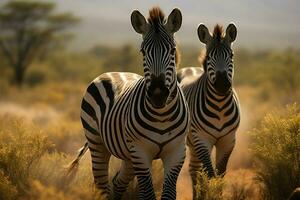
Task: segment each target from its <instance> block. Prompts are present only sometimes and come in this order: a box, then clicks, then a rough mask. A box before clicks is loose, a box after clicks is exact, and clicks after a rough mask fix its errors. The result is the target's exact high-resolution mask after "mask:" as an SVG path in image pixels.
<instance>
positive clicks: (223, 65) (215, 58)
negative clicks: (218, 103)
mask: <svg viewBox="0 0 300 200" xmlns="http://www.w3.org/2000/svg"><path fill="white" fill-rule="evenodd" d="M206 71H207V74H208V79H209V81H210V82H211V83H212V85H214V86H215V89H216V90H217V91H218V92H219V93H221V94H222V93H226V92H227V91H228V90H229V89H230V88H231V86H232V79H233V52H232V50H231V48H230V47H229V46H228V45H226V44H222V43H219V44H217V45H216V46H215V47H212V48H210V50H209V52H208V54H207V58H206Z"/></svg>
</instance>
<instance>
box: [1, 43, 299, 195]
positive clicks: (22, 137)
mask: <svg viewBox="0 0 300 200" xmlns="http://www.w3.org/2000/svg"><path fill="white" fill-rule="evenodd" d="M198 54H199V49H198V48H192V47H182V62H181V64H180V67H184V66H199V63H198V61H197V58H198ZM116 55H123V56H122V57H117V56H116ZM299 67H300V51H298V50H293V49H287V50H278V51H275V50H272V51H259V52H253V51H248V50H246V49H237V50H236V51H235V76H234V87H235V89H236V91H237V93H238V96H239V98H240V104H241V108H242V117H241V126H240V128H239V130H238V133H237V144H236V147H235V149H234V152H233V154H232V157H231V158H230V161H229V170H228V173H227V174H226V176H225V178H224V179H220V178H217V179H214V180H212V181H208V180H207V179H206V178H205V176H203V175H201V174H200V175H199V185H198V190H199V192H198V193H199V194H198V198H199V199H279V200H280V199H286V198H287V197H288V196H289V194H290V193H291V191H292V190H293V189H294V188H295V187H296V186H298V187H299V186H300V183H299V180H300V169H299V166H300V164H299V163H300V160H299V159H300V155H299V152H300V114H299V111H300V107H299V106H300V105H299V104H298V105H297V104H295V103H297V102H299V99H300V81H299V80H300V68H299ZM106 71H131V72H137V73H141V72H142V65H141V55H139V53H138V49H137V48H135V47H134V46H131V45H125V46H123V47H120V48H112V47H105V46H98V47H95V48H93V49H91V50H89V51H86V52H80V53H70V52H67V51H59V52H56V53H54V54H51V55H50V56H49V57H48V58H47V59H43V60H39V61H36V62H35V63H34V64H33V65H32V67H30V68H29V70H28V73H27V74H26V77H25V84H24V85H23V87H22V88H18V87H16V86H14V85H13V84H12V79H11V77H12V73H13V72H12V70H11V69H10V68H9V67H8V65H7V63H5V61H4V59H2V58H0V72H1V73H0V141H1V143H0V199H45V200H46V199H47V200H48V199H96V197H97V195H95V194H94V193H93V179H92V172H91V162H90V155H89V152H88V153H87V154H86V155H85V156H84V158H83V159H82V162H81V164H80V167H79V169H78V171H77V174H76V175H74V174H71V175H69V176H67V175H66V171H65V166H66V165H67V164H68V163H69V162H70V161H71V160H72V159H73V158H74V157H75V155H76V153H77V152H76V151H77V150H78V149H79V148H80V147H81V146H82V145H83V144H84V142H85V138H84V134H83V131H82V127H81V123H80V120H79V112H80V102H81V98H82V95H83V93H84V90H85V89H86V86H87V85H88V83H89V82H90V81H92V80H93V79H94V78H95V77H96V76H98V75H99V74H101V73H103V72H106ZM288 104H289V106H286V105H288ZM265 116H266V117H265ZM118 164H119V163H118V161H117V160H116V159H112V161H111V165H110V174H114V173H115V172H116V170H117V169H118ZM187 164H188V158H187V159H186V162H185V165H184V168H183V170H182V172H181V175H180V178H179V181H178V186H177V188H178V199H191V195H192V190H191V183H190V177H189V175H188V171H187ZM153 173H154V185H155V188H156V191H157V194H158V195H159V193H160V190H159V188H161V186H162V182H161V176H162V174H163V170H162V166H161V163H160V161H155V162H154V168H153ZM134 196H135V183H131V185H130V188H129V190H128V192H127V193H126V199H130V198H133V197H134Z"/></svg>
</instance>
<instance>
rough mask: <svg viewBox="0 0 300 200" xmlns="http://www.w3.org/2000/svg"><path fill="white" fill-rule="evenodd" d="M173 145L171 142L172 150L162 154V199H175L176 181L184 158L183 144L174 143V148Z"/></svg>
mask: <svg viewBox="0 0 300 200" xmlns="http://www.w3.org/2000/svg"><path fill="white" fill-rule="evenodd" d="M174 146H175V145H174ZM174 146H173V145H172V144H171V147H172V148H173V151H171V152H169V151H166V152H165V153H164V154H163V155H162V161H163V165H164V184H163V190H162V196H161V199H162V200H168V199H174V200H175V199H176V183H177V179H178V175H179V173H180V171H181V168H182V166H183V163H184V159H185V144H182V145H179V146H178V145H176V148H174Z"/></svg>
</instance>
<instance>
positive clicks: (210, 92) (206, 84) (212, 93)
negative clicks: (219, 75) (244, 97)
mask: <svg viewBox="0 0 300 200" xmlns="http://www.w3.org/2000/svg"><path fill="white" fill-rule="evenodd" d="M200 82H203V83H201V84H202V86H203V87H202V90H203V91H202V92H203V93H204V95H205V100H206V101H210V102H212V103H214V104H218V105H220V106H222V105H224V104H225V103H226V102H228V99H231V97H232V96H233V91H232V88H231V89H230V91H229V92H228V93H227V94H225V95H220V94H218V93H217V91H216V89H215V88H214V86H213V84H212V83H211V82H210V81H209V79H208V75H207V74H206V73H204V74H203V76H202V80H200Z"/></svg>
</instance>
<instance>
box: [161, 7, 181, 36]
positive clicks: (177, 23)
mask: <svg viewBox="0 0 300 200" xmlns="http://www.w3.org/2000/svg"><path fill="white" fill-rule="evenodd" d="M181 24H182V15H181V12H180V10H179V9H178V8H174V9H173V10H172V12H171V13H170V15H169V17H168V21H167V23H166V25H165V27H166V29H167V30H168V31H169V32H170V33H172V34H173V33H175V32H177V31H178V30H179V29H180V27H181Z"/></svg>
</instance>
